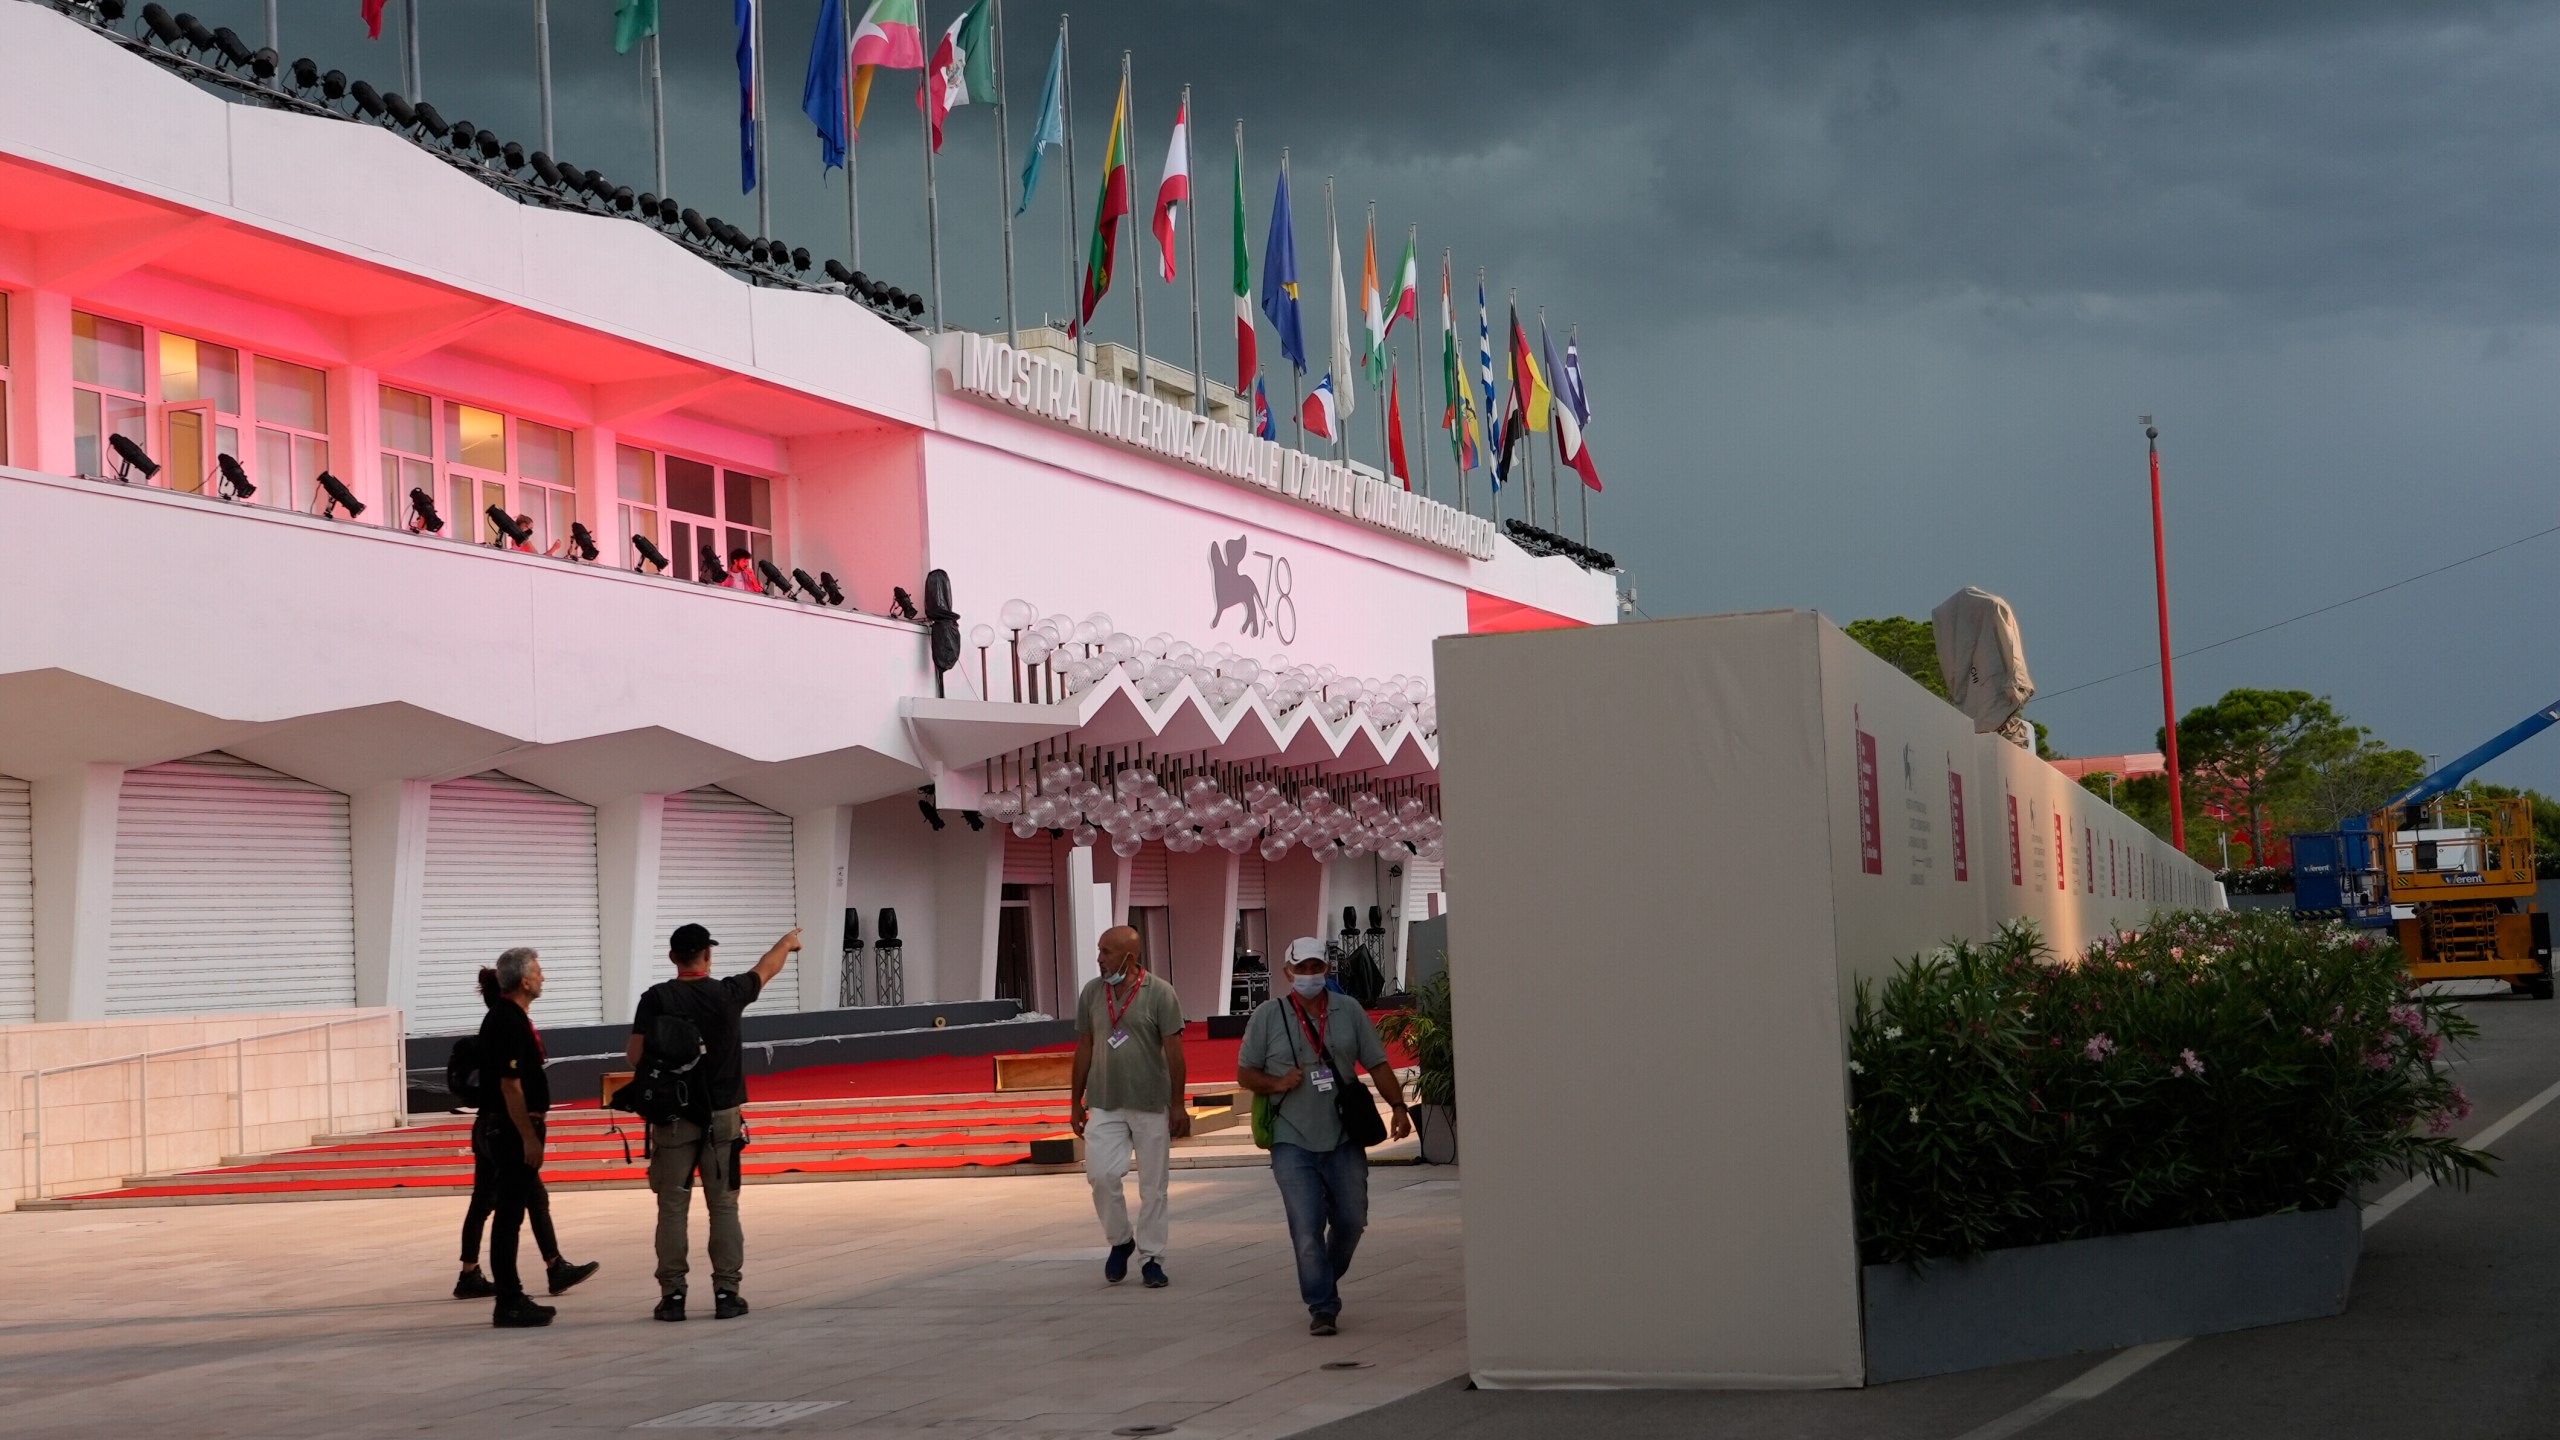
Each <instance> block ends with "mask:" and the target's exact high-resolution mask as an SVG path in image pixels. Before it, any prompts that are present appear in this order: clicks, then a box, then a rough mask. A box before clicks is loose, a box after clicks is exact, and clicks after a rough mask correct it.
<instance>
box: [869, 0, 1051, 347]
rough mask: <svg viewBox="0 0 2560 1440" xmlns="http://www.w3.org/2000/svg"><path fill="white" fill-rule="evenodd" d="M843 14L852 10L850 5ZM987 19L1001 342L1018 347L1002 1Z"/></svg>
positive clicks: (1010, 132)
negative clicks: (1000, 232) (992, 72)
mask: <svg viewBox="0 0 2560 1440" xmlns="http://www.w3.org/2000/svg"><path fill="white" fill-rule="evenodd" d="M846 13H848V14H850V13H852V12H851V7H850V5H848V6H847V8H846ZM991 18H992V20H993V27H992V38H993V43H994V45H995V47H996V213H997V214H998V215H1000V216H1002V217H1003V218H1004V333H1005V343H1006V344H1008V345H1011V346H1013V347H1014V348H1015V349H1017V350H1018V349H1020V348H1022V321H1021V320H1020V319H1019V318H1018V317H1017V315H1016V313H1015V310H1014V305H1013V103H1012V101H1011V99H1010V98H1009V97H1010V95H1011V93H1012V92H1011V91H1008V90H1006V89H1005V88H1004V0H994V6H993V14H992V17H991ZM847 148H848V149H850V148H851V147H850V146H848V147H847Z"/></svg>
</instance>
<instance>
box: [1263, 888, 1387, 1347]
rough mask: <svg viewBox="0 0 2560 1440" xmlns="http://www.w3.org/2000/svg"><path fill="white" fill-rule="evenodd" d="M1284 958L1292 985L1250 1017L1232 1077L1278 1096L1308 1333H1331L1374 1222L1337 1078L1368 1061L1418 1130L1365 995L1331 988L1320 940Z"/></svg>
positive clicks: (1280, 1163) (1362, 1160) (1278, 1129)
mask: <svg viewBox="0 0 2560 1440" xmlns="http://www.w3.org/2000/svg"><path fill="white" fill-rule="evenodd" d="M1284 963H1285V966H1286V970H1287V974H1288V977H1289V993H1288V994H1286V995H1282V996H1278V997H1275V998H1273V999H1270V1000H1265V1001H1264V1002H1262V1004H1261V1006H1260V1007H1258V1008H1257V1009H1255V1011H1254V1012H1253V1018H1252V1019H1251V1020H1250V1021H1247V1022H1246V1024H1245V1030H1244V1045H1243V1047H1242V1048H1241V1049H1239V1050H1238V1051H1237V1052H1236V1083H1237V1084H1239V1085H1242V1086H1243V1087H1244V1088H1246V1089H1247V1090H1250V1091H1252V1092H1253V1093H1255V1094H1257V1095H1268V1096H1270V1097H1271V1098H1272V1116H1271V1178H1272V1180H1273V1181H1274V1182H1276V1183H1277V1184H1278V1185H1279V1187H1280V1204H1281V1208H1282V1209H1284V1210H1285V1211H1287V1212H1288V1216H1289V1241H1290V1244H1291V1246H1292V1248H1294V1249H1295V1250H1296V1251H1297V1260H1298V1296H1299V1298H1300V1299H1302V1300H1304V1301H1305V1302H1306V1305H1307V1316H1308V1321H1307V1333H1308V1334H1310V1335H1331V1334H1334V1333H1335V1332H1336V1330H1337V1328H1338V1326H1337V1321H1338V1318H1339V1317H1340V1315H1341V1314H1342V1292H1341V1290H1340V1289H1339V1288H1338V1286H1339V1282H1340V1281H1341V1279H1342V1277H1343V1275H1344V1274H1345V1273H1346V1272H1348V1271H1349V1270H1350V1269H1351V1254H1352V1252H1353V1251H1354V1250H1356V1249H1358V1248H1359V1245H1360V1232H1361V1231H1362V1230H1364V1229H1366V1228H1367V1227H1368V1223H1369V1153H1368V1151H1366V1150H1364V1149H1362V1148H1361V1147H1360V1145H1359V1144H1358V1143H1357V1142H1356V1141H1354V1140H1353V1139H1352V1138H1351V1137H1349V1136H1347V1135H1345V1134H1344V1133H1343V1128H1342V1120H1341V1117H1340V1115H1339V1114H1338V1113H1337V1111H1336V1109H1335V1102H1336V1100H1337V1098H1338V1095H1339V1093H1340V1092H1339V1089H1338V1087H1341V1086H1346V1085H1357V1084H1359V1083H1360V1080H1359V1072H1360V1071H1362V1070H1366V1071H1368V1072H1369V1077H1370V1078H1371V1079H1372V1080H1375V1081H1376V1082H1377V1085H1378V1093H1379V1094H1380V1095H1382V1096H1384V1097H1385V1098H1386V1101H1387V1103H1388V1104H1389V1105H1390V1106H1392V1107H1394V1109H1395V1121H1394V1130H1393V1134H1394V1136H1395V1138H1396V1139H1398V1140H1401V1139H1403V1138H1404V1137H1405V1136H1407V1135H1410V1134H1412V1133H1413V1118H1412V1114H1411V1112H1410V1111H1408V1110H1406V1109H1405V1104H1404V1086H1403V1085H1402V1084H1400V1083H1398V1082H1397V1080H1396V1072H1395V1067H1394V1066H1392V1065H1390V1064H1388V1063H1387V1047H1386V1046H1385V1045H1384V1044H1382V1043H1381V1042H1380V1041H1379V1039H1378V1027H1376V1026H1375V1025H1372V1024H1370V1023H1369V1015H1368V1012H1367V1011H1365V1010H1362V1009H1361V1008H1360V1002H1359V1001H1357V1000H1354V999H1352V998H1351V997H1350V996H1348V995H1345V994H1343V993H1342V992H1341V991H1339V990H1332V989H1329V988H1327V986H1326V983H1325V982H1326V980H1327V979H1328V978H1329V975H1328V971H1329V970H1330V968H1331V967H1330V965H1329V963H1328V962H1327V961H1326V959H1325V953H1324V942H1323V941H1321V940H1318V939H1316V938H1315V937H1313V936H1307V937H1305V938H1303V939H1298V940H1292V941H1290V942H1289V949H1288V955H1287V959H1286V961H1285V962H1284Z"/></svg>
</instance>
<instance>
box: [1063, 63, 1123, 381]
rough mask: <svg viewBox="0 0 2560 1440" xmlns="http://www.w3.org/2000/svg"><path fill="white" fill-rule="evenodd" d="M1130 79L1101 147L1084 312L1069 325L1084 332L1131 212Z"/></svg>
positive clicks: (1107, 284) (1105, 290) (1104, 291)
mask: <svg viewBox="0 0 2560 1440" xmlns="http://www.w3.org/2000/svg"><path fill="white" fill-rule="evenodd" d="M1128 121H1129V82H1128V81H1127V80H1126V79H1123V80H1122V81H1121V82H1120V98H1119V100H1118V101H1116V102H1114V103H1113V105H1112V107H1111V141H1110V143H1109V144H1107V145H1104V146H1103V147H1102V194H1101V195H1100V196H1099V197H1097V198H1096V199H1095V200H1094V204H1093V243H1092V245H1091V246H1090V247H1088V248H1087V249H1086V251H1085V258H1084V315H1083V317H1082V319H1080V320H1079V321H1078V322H1077V323H1076V324H1075V325H1072V326H1069V327H1068V333H1069V334H1071V335H1081V334H1082V333H1084V328H1085V327H1086V326H1089V325H1091V324H1092V323H1093V312H1094V311H1095V310H1098V309H1100V308H1101V306H1102V297H1103V296H1105V295H1108V294H1110V293H1111V262H1112V260H1113V258H1114V257H1115V256H1116V255H1118V253H1119V250H1120V222H1121V221H1122V220H1123V219H1125V218H1127V216H1128V214H1129V156H1128V146H1127V145H1126V144H1125V143H1124V142H1123V140H1122V132H1124V131H1125V130H1127V129H1128Z"/></svg>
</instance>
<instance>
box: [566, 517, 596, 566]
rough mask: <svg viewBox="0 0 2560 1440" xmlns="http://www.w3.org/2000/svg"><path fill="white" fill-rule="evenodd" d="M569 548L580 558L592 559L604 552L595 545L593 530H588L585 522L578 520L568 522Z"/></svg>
mask: <svg viewBox="0 0 2560 1440" xmlns="http://www.w3.org/2000/svg"><path fill="white" fill-rule="evenodd" d="M569 548H570V549H571V550H572V551H574V552H575V553H576V554H577V557H578V558H579V559H581V560H593V559H594V558H596V557H597V556H598V555H601V554H603V553H604V551H602V550H601V549H599V548H597V546H596V536H595V532H594V531H592V530H589V529H588V528H587V527H586V522H584V521H580V520H572V521H570V522H569Z"/></svg>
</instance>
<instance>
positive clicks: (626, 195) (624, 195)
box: [613, 185, 639, 215]
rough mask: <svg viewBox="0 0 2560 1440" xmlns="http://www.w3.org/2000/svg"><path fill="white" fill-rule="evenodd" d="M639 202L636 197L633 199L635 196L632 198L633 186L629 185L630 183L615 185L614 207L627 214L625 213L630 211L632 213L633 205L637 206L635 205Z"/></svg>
mask: <svg viewBox="0 0 2560 1440" xmlns="http://www.w3.org/2000/svg"><path fill="white" fill-rule="evenodd" d="M638 203H639V202H638V201H637V200H635V199H633V198H632V195H631V187H630V186H628V185H617V186H615V187H614V191H613V208H614V209H616V210H619V211H621V212H622V213H623V214H625V215H628V214H630V213H631V211H632V207H633V206H635V205H637V204H638Z"/></svg>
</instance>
